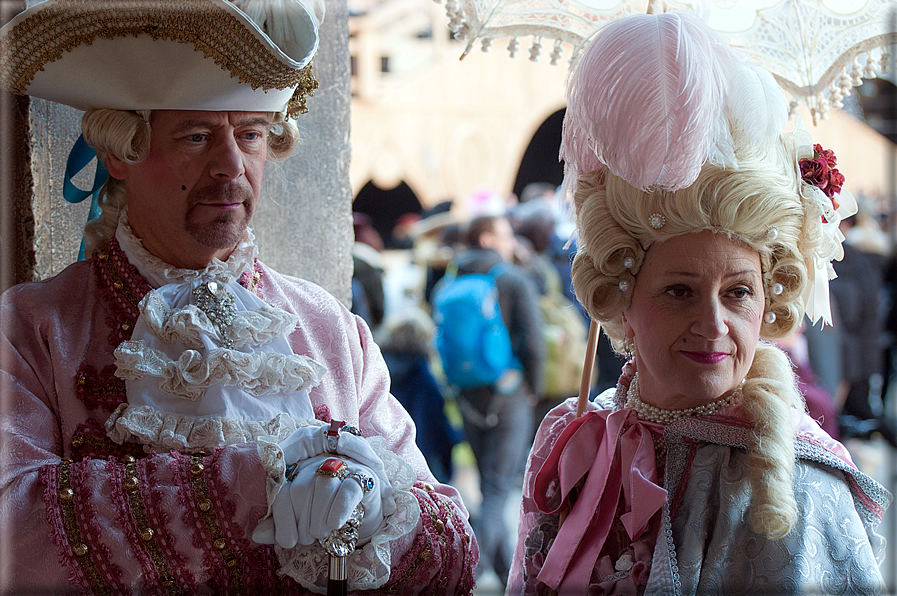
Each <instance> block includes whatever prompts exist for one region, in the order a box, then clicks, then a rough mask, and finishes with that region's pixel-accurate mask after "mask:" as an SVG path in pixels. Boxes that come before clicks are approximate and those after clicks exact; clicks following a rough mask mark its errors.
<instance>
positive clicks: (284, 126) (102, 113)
mask: <svg viewBox="0 0 897 596" xmlns="http://www.w3.org/2000/svg"><path fill="white" fill-rule="evenodd" d="M150 115H151V111H150V110H139V111H133V112H132V111H125V110H112V109H107V108H101V109H92V110H88V111H87V112H85V113H84V116H83V117H82V118H81V132H82V134H83V135H84V140H85V141H86V142H87V144H88V145H90V146H91V147H93V148H94V149H95V150H96V152H97V159H99V160H100V162H101V163H103V164H106V163H107V159H108V156H109V155H114V156H116V157H117V158H119V159H120V160H122V161H124V162H125V163H129V164H135V163H140V162H141V161H143V160H144V159H146V157H147V155H149V150H150V141H151V137H152V128H151V126H150ZM271 116H272V120H271V129H270V130H269V134H268V158H269V159H271V160H272V161H279V160H282V159H286V158H287V157H289V156H290V155H292V153H293V151H294V150H295V149H296V145H298V143H299V130H298V128H297V127H296V125H295V123H294V122H292V121H290V120H286V119H285V118H284V114H283V113H272V114H271ZM127 202H128V198H127V195H126V193H125V185H124V182H122V181H121V180H116V179H115V178H112V177H110V178H109V179H108V180H107V181H106V183H105V184H104V185H103V187H102V188H101V189H100V193H99V197H98V203H99V205H100V211H101V213H100V217H99V218H97V219H95V220H92V221H90V222H88V223H87V225H86V226H85V228H84V234H85V236H86V237H87V242H86V246H85V256H87V257H89V256H90V255H91V254H93V251H95V250H98V249H102V248H105V247H106V246H107V245H108V243H109V241H110V240H111V239H112V237H113V235H114V234H115V228H116V227H117V226H118V218H119V215H120V214H121V210H122V209H123V208H124V206H125V205H127Z"/></svg>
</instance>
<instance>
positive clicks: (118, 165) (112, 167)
mask: <svg viewBox="0 0 897 596" xmlns="http://www.w3.org/2000/svg"><path fill="white" fill-rule="evenodd" d="M106 169H107V170H108V171H109V175H110V176H112V177H113V178H115V179H116V180H125V179H127V177H128V164H127V163H125V162H124V161H122V160H120V159H119V158H117V157H116V156H114V155H112V154H111V153H107V154H106Z"/></svg>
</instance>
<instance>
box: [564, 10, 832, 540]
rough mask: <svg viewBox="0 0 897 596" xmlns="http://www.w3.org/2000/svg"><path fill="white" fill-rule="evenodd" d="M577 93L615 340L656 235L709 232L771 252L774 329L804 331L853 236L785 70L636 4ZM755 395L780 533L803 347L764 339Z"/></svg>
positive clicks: (764, 490) (577, 151) (611, 31)
mask: <svg viewBox="0 0 897 596" xmlns="http://www.w3.org/2000/svg"><path fill="white" fill-rule="evenodd" d="M567 99H568V107H567V113H566V117H565V120H564V136H563V141H562V147H561V156H562V157H563V158H564V160H565V168H566V171H565V182H564V188H565V191H566V194H567V196H568V198H570V199H572V201H573V203H574V206H575V212H576V226H577V239H578V252H577V255H576V257H575V259H574V263H573V285H574V289H575V291H576V295H577V297H578V298H579V300H580V302H582V304H583V305H584V306H585V308H586V310H587V311H588V312H589V314H590V315H591V317H592V318H593V319H595V320H596V321H598V322H599V323H601V325H602V327H603V328H604V331H605V333H606V334H607V335H608V337H609V338H610V339H611V342H612V344H613V345H614V347H615V349H617V350H618V351H620V352H622V351H624V348H623V343H624V339H625V338H624V333H623V325H622V317H621V314H622V312H623V309H624V308H626V307H627V306H628V301H629V299H630V297H631V294H632V292H623V291H621V290H620V287H621V284H620V282H623V281H626V282H628V287H630V288H631V287H633V284H634V283H635V281H636V280H637V278H638V272H639V268H640V267H641V264H642V262H643V261H644V257H645V253H646V251H648V250H650V248H651V246H653V245H654V244H655V243H658V242H663V241H664V240H667V239H669V238H673V237H676V236H681V235H684V234H691V233H696V232H701V231H705V230H710V231H712V232H715V233H719V234H725V235H726V236H727V237H728V238H730V239H732V240H735V241H738V242H741V243H744V244H745V245H747V246H749V247H751V248H753V249H754V250H756V251H757V252H758V254H759V255H760V262H761V266H762V273H763V284H764V295H765V300H766V308H765V310H766V312H772V313H775V320H774V321H773V322H767V320H764V322H763V324H762V327H761V331H760V335H761V338H768V339H776V338H781V337H785V336H787V335H789V334H791V333H793V332H794V331H795V330H796V329H797V328H798V325H799V324H800V321H801V318H802V317H803V315H804V312H805V299H806V295H807V288H808V286H809V285H810V284H811V283H814V282H820V283H821V282H823V281H824V282H825V284H826V289H827V282H828V277H827V276H826V277H825V279H824V280H822V279H819V277H820V276H819V275H818V274H817V272H818V271H819V270H820V265H819V263H820V262H821V260H822V261H824V263H825V265H828V260H830V259H831V257H832V256H836V255H837V253H838V251H839V249H840V242H839V241H838V240H839V239H838V238H837V237H836V236H835V235H834V233H833V232H832V231H831V230H830V229H827V230H825V231H826V232H827V233H824V230H823V225H824V223H825V222H824V220H823V217H824V216H825V217H828V222H832V221H833V220H836V219H837V215H835V214H833V212H832V209H831V206H830V205H829V207H828V208H827V207H826V205H825V201H820V200H819V196H818V194H816V193H814V192H812V191H811V189H808V188H806V187H808V186H809V185H808V184H807V183H805V182H803V181H802V180H801V175H800V171H799V168H798V159H799V158H800V157H803V156H804V155H802V152H803V151H805V149H804V145H805V142H804V140H803V139H802V138H800V139H799V138H798V137H799V135H798V134H797V133H792V134H785V133H783V131H782V129H783V128H784V126H785V123H786V120H787V112H788V110H787V104H786V102H785V98H784V96H783V94H782V92H781V90H780V89H779V87H778V85H777V84H776V82H775V80H774V79H773V77H772V75H771V74H770V73H768V72H767V71H765V70H763V69H762V68H760V67H759V66H757V65H755V64H753V63H752V62H750V61H748V60H747V59H746V58H744V57H742V56H740V55H738V54H736V53H735V52H734V51H733V50H731V49H730V48H728V47H727V46H726V45H725V44H724V43H723V42H722V41H721V40H720V39H719V38H718V37H717V36H716V35H715V34H714V33H713V32H712V31H710V30H709V29H708V28H707V27H706V26H704V25H703V23H701V21H700V20H699V19H697V17H694V16H693V15H690V14H686V13H677V12H671V13H664V14H660V15H636V16H633V17H628V18H626V19H621V20H619V21H615V22H613V23H611V24H609V25H607V26H605V27H604V28H602V29H601V30H599V32H598V33H597V34H596V36H595V37H594V38H593V39H592V40H590V42H589V43H588V45H587V46H585V47H584V49H583V50H582V51H581V52H580V54H579V55H578V57H577V60H576V62H575V63H574V66H573V70H572V71H571V74H570V80H569V82H568V97H567ZM815 190H818V189H815ZM660 222H662V225H659V226H658V225H657V224H658V223H660ZM652 223H654V224H655V225H654V226H652V225H651V224H652ZM823 271H824V268H823ZM624 287H625V285H624ZM826 296H827V294H826ZM826 306H827V303H826ZM742 406H743V407H744V408H745V410H746V412H747V413H748V414H749V415H750V416H751V417H752V418H753V421H754V438H755V440H754V444H753V445H751V446H750V448H749V454H750V458H751V473H752V477H751V489H752V500H751V510H750V523H751V526H752V528H753V529H754V530H755V531H756V532H758V533H762V534H765V535H767V536H768V537H770V538H772V539H777V538H780V537H782V536H784V535H785V534H787V533H788V531H789V530H790V529H791V527H792V526H793V524H794V522H795V520H796V519H797V515H798V512H797V506H796V503H795V500H794V495H793V492H792V487H791V475H792V471H793V468H794V458H795V456H794V435H793V430H792V424H791V409H792V408H801V409H803V408H804V407H805V405H804V402H803V398H802V396H801V395H800V393H799V391H798V389H797V383H796V380H795V377H794V373H793V370H792V368H791V364H790V361H789V360H788V358H787V356H786V355H785V354H784V353H783V352H782V351H781V350H779V349H778V348H777V347H775V346H774V345H773V344H771V343H770V342H767V341H765V340H763V339H761V341H760V345H759V346H758V348H757V351H756V354H755V357H754V362H753V364H752V367H751V369H750V371H749V373H748V378H747V380H746V382H745V386H744V399H743V401H742Z"/></svg>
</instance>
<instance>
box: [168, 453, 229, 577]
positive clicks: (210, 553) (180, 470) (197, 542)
mask: <svg viewBox="0 0 897 596" xmlns="http://www.w3.org/2000/svg"><path fill="white" fill-rule="evenodd" d="M216 456H217V454H216ZM216 456H212V457H216ZM171 457H172V459H171V472H172V475H173V476H174V479H175V482H176V483H177V484H178V488H179V490H178V496H179V498H180V501H181V506H182V507H183V511H184V515H183V522H184V524H185V525H187V526H188V527H189V528H191V529H192V533H193V546H194V547H196V548H197V549H200V550H201V551H202V553H203V555H202V560H203V567H204V569H205V570H206V571H207V572H208V574H209V577H208V585H207V586H205V587H206V588H207V589H208V590H210V591H211V592H212V593H215V594H217V593H228V590H229V589H230V587H231V586H230V572H229V571H228V569H227V567H225V565H224V561H223V560H222V558H221V554H220V553H219V552H218V551H216V550H215V548H214V546H213V545H212V535H211V534H210V533H209V530H208V528H207V527H206V524H205V521H204V519H203V517H202V512H201V511H200V509H199V506H198V502H199V497H198V496H197V494H196V490H195V488H194V484H193V478H192V477H191V475H190V466H191V465H192V464H191V460H190V457H189V456H187V455H184V454H182V453H179V452H177V451H172V452H171ZM206 465H207V464H206Z"/></svg>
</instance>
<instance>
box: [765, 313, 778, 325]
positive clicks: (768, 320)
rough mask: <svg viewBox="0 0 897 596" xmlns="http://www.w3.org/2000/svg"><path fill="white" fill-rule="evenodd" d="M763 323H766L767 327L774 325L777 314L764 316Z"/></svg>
mask: <svg viewBox="0 0 897 596" xmlns="http://www.w3.org/2000/svg"><path fill="white" fill-rule="evenodd" d="M763 322H764V323H766V324H767V325H772V324H773V323H775V322H776V313H774V312H768V313H766V314H765V315H763Z"/></svg>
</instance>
